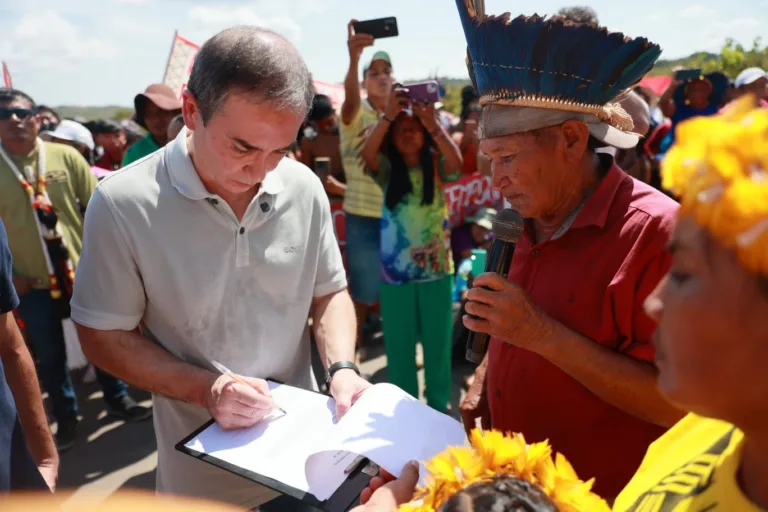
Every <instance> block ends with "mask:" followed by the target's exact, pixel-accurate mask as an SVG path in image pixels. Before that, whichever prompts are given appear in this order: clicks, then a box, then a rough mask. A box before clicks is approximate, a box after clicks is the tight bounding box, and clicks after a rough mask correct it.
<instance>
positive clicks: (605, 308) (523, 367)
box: [486, 164, 677, 497]
mask: <svg viewBox="0 0 768 512" xmlns="http://www.w3.org/2000/svg"><path fill="white" fill-rule="evenodd" d="M676 210H677V203H675V202H674V201H673V200H671V199H669V198H668V197H666V196H665V195H664V194H662V193H660V192H658V191H656V190H654V189H652V188H651V187H649V186H647V185H645V184H643V183H640V182H639V181H637V180H634V179H632V178H631V177H629V176H627V175H626V174H625V173H624V172H623V171H622V170H621V169H619V168H618V167H617V166H616V165H615V164H613V165H612V166H611V168H610V170H609V171H608V173H607V174H606V175H605V176H604V177H603V179H602V181H601V183H600V184H599V186H598V188H597V190H595V191H594V192H593V194H592V195H591V196H590V198H589V199H588V200H587V202H586V204H585V205H584V207H583V208H582V210H581V211H580V212H579V213H578V215H577V216H576V217H575V219H574V221H573V223H572V225H571V226H570V228H568V230H567V231H566V232H565V233H564V234H562V235H561V236H559V237H557V238H556V239H554V240H552V239H550V240H548V241H545V242H542V243H539V244H535V243H534V241H533V231H532V228H531V226H530V224H529V223H527V224H528V225H526V229H525V231H524V233H523V236H522V237H521V239H520V242H519V243H518V244H517V247H516V249H515V254H514V258H513V261H512V266H511V268H510V272H509V279H511V280H512V281H514V282H516V283H517V284H519V285H520V286H521V287H522V288H523V289H525V291H526V292H528V294H529V295H530V297H531V299H532V300H533V301H534V302H535V303H536V304H537V305H538V306H539V307H540V308H541V309H542V310H543V311H544V312H545V313H546V314H547V315H549V316H550V317H552V318H554V319H555V320H557V321H558V322H561V323H562V324H563V325H565V326H567V327H569V328H570V329H572V330H574V331H576V332H578V333H580V334H581V335H582V336H585V337H587V338H589V339H590V340H593V341H594V342H595V343H599V344H600V345H602V346H604V347H606V348H608V349H610V350H614V351H616V352H617V353H620V354H622V355H625V356H626V357H631V358H634V359H638V360H640V361H652V360H653V351H654V350H653V346H652V345H651V334H652V333H653V330H654V329H655V324H654V322H653V321H652V320H651V319H650V318H648V316H646V314H645V312H644V311H643V301H644V300H645V298H646V297H647V296H648V295H649V294H650V293H651V291H653V289H654V288H655V286H656V285H657V284H658V282H659V281H660V280H661V278H662V277H663V276H664V274H665V273H666V271H667V270H668V268H669V265H670V261H671V259H670V256H669V255H668V254H667V252H666V251H665V248H666V244H667V241H668V239H669V235H670V234H671V232H672V229H673V226H674V220H675V215H676ZM486 384H487V392H488V397H489V405H490V409H491V424H492V427H493V428H494V429H500V430H503V431H508V432H522V433H523V434H524V435H525V438H526V440H527V441H529V442H537V441H543V440H545V439H549V441H550V442H551V444H552V446H553V449H554V450H555V451H558V452H560V453H562V454H563V455H565V456H566V458H568V460H569V461H570V462H571V463H572V464H573V466H574V468H575V469H576V471H577V473H578V474H579V476H580V477H581V478H584V479H588V478H592V477H595V478H596V483H595V491H596V492H598V493H599V494H601V495H602V496H606V497H615V496H616V495H618V493H619V491H620V490H621V489H622V488H623V487H624V486H625V485H626V484H627V482H629V480H630V478H631V477H632V475H633V474H634V472H635V471H636V469H637V468H638V466H639V465H640V462H641V461H642V458H643V456H644V455H645V451H646V449H647V448H648V445H649V444H650V443H651V442H652V441H654V440H655V439H656V438H657V437H659V436H660V435H661V434H662V433H664V429H663V428H662V427H658V426H655V425H652V424H650V423H647V422H645V421H642V420H640V419H638V418H636V417H634V416H631V415H630V414H627V413H625V412H623V411H621V410H620V409H618V408H616V407H614V406H612V405H610V404H608V403H606V402H604V401H603V400H601V399H600V398H598V397H597V396H595V395H594V394H592V392H591V391H589V390H588V389H587V388H585V387H584V386H582V385H581V384H580V383H579V382H578V381H577V380H575V379H573V378H572V377H570V376H569V375H567V374H566V373H565V372H564V371H562V370H560V369H559V368H558V367H557V366H555V365H554V364H552V363H550V362H549V361H547V360H546V359H544V358H543V357H541V356H539V355H537V354H534V353H532V352H529V351H527V350H523V349H520V348H516V347H514V346H512V345H508V344H506V343H504V342H502V341H500V340H495V339H494V340H492V341H491V345H490V348H489V353H488V370H487V381H486Z"/></svg>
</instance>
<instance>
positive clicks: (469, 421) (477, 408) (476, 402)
mask: <svg viewBox="0 0 768 512" xmlns="http://www.w3.org/2000/svg"><path fill="white" fill-rule="evenodd" d="M487 370H488V354H486V355H485V357H484V358H483V362H482V363H480V365H478V367H477V368H476V369H475V373H474V378H473V379H472V384H471V385H470V386H469V389H468V390H467V396H465V397H464V400H462V401H461V404H460V405H459V414H460V415H461V422H462V424H463V425H464V431H465V432H466V433H467V437H469V433H470V432H472V430H473V429H474V428H475V421H476V420H477V418H480V424H481V425H482V427H483V428H484V429H489V428H491V409H490V408H489V407H488V387H487V385H486V380H485V376H486V371H487Z"/></svg>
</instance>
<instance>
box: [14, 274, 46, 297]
mask: <svg viewBox="0 0 768 512" xmlns="http://www.w3.org/2000/svg"><path fill="white" fill-rule="evenodd" d="M39 284H40V280H39V279H29V278H27V277H19V276H16V277H14V278H13V287H14V288H16V294H17V295H18V296H19V297H23V296H24V295H27V294H28V293H29V292H31V291H32V289H33V288H34V287H35V286H37V285H39Z"/></svg>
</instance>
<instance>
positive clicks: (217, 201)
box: [211, 199, 219, 206]
mask: <svg viewBox="0 0 768 512" xmlns="http://www.w3.org/2000/svg"><path fill="white" fill-rule="evenodd" d="M211 204H212V205H214V206H216V205H217V204H219V200H218V199H211Z"/></svg>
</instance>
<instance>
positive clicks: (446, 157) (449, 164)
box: [432, 123, 464, 174]
mask: <svg viewBox="0 0 768 512" xmlns="http://www.w3.org/2000/svg"><path fill="white" fill-rule="evenodd" d="M432 133H433V135H432V138H433V140H434V141H435V144H437V149H439V150H440V154H441V155H442V157H443V163H444V165H445V173H446V174H456V173H459V172H461V170H462V169H463V168H464V158H463V157H462V156H461V151H460V150H459V147H458V146H457V145H456V143H455V142H453V139H452V138H451V136H450V135H448V132H447V131H445V128H443V125H441V124H439V123H438V125H437V128H436V129H435V131H433V132H432Z"/></svg>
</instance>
